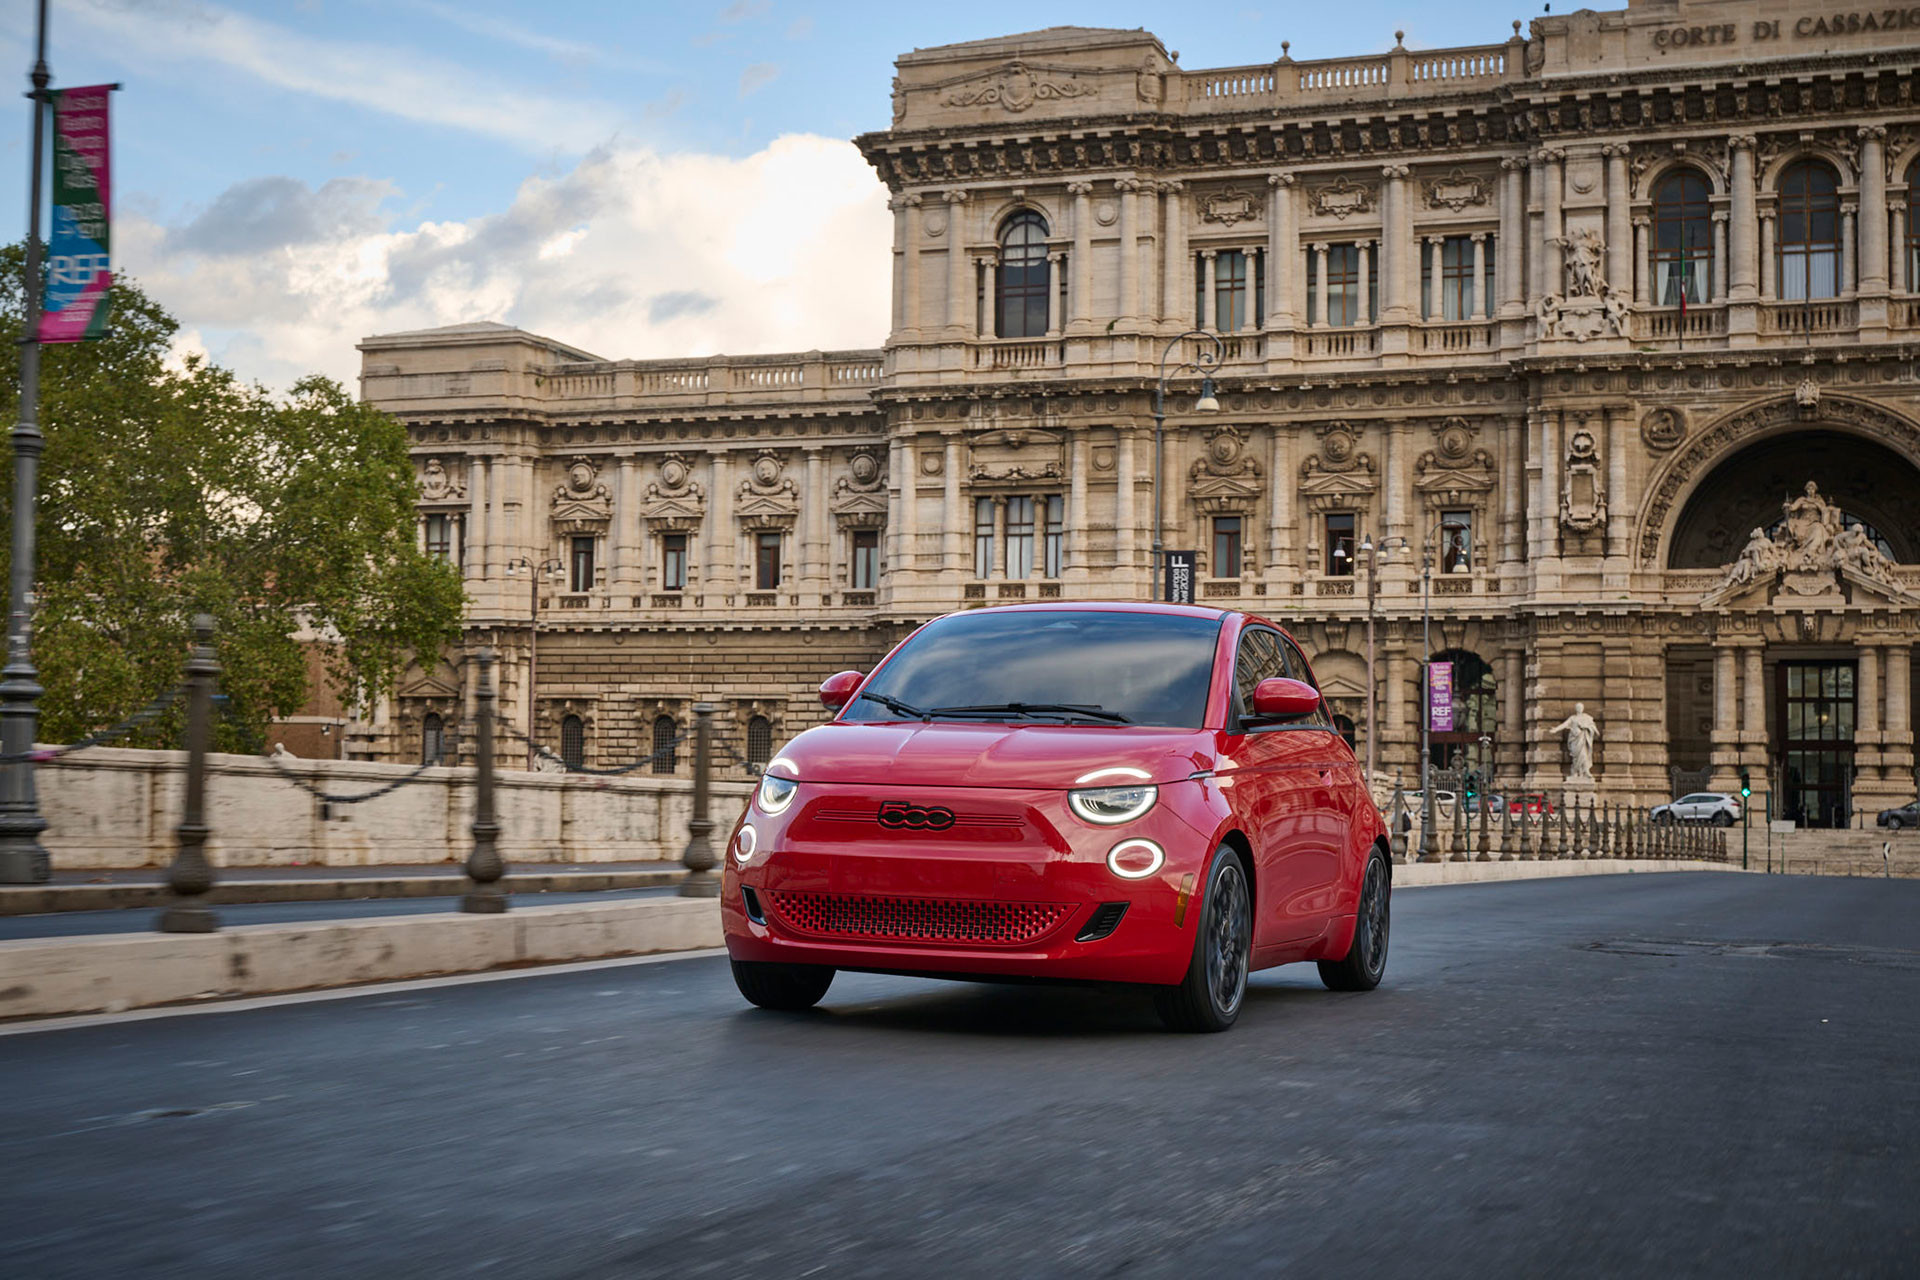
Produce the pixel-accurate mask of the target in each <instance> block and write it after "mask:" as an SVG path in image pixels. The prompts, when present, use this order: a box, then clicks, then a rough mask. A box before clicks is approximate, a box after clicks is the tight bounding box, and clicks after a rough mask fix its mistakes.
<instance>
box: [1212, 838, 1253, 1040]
mask: <svg viewBox="0 0 1920 1280" xmlns="http://www.w3.org/2000/svg"><path fill="white" fill-rule="evenodd" d="M1250 914H1251V913H1250V912H1249V910H1248V903H1247V883H1246V879H1245V877H1243V876H1242V875H1241V873H1240V863H1239V861H1238V860H1237V859H1232V858H1229V859H1228V860H1227V862H1226V865H1225V866H1223V867H1222V868H1221V869H1220V875H1219V877H1218V878H1217V879H1216V880H1215V881H1214V885H1213V904H1212V911H1211V912H1210V914H1209V917H1208V921H1207V924H1208V937H1207V990H1208V991H1209V992H1210V993H1211V994H1212V996H1213V1001H1214V1005H1215V1007H1216V1008H1217V1009H1219V1011H1220V1012H1221V1013H1222V1014H1224V1015H1226V1016H1229V1017H1231V1016H1232V1015H1233V1014H1234V1012H1235V1011H1237V1010H1238V1009H1239V1008H1240V1000H1241V998H1242V997H1243V996H1245V995H1246V992H1247V944H1248V941H1249V940H1250V938H1251V936H1252V932H1253V929H1252V922H1251V921H1250V920H1249V918H1248V917H1249V915H1250Z"/></svg>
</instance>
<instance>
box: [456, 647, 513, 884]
mask: <svg viewBox="0 0 1920 1280" xmlns="http://www.w3.org/2000/svg"><path fill="white" fill-rule="evenodd" d="M476 656H478V658H479V659H480V679H479V682H478V687H477V688H476V689H475V691H474V717H473V719H474V726H473V727H474V731H475V732H476V733H477V734H478V735H479V740H478V741H477V742H476V743H475V744H474V766H475V768H474V774H475V783H474V797H473V852H472V853H470V854H468V855H467V878H468V879H470V880H472V881H473V888H471V889H469V890H467V892H466V894H465V895H464V896H462V897H461V899H460V909H461V910H462V911H475V912H480V913H482V914H488V915H498V914H499V913H500V912H502V911H505V910H506V909H507V895H506V891H505V890H503V889H502V888H501V887H500V877H501V876H503V875H505V874H506V871H507V864H506V863H505V862H504V861H502V860H501V857H500V848H499V841H500V823H499V822H498V821H496V820H495V818H494V814H493V700H494V696H495V695H494V689H493V649H492V647H491V646H487V645H483V646H481V649H480V652H479V654H478V655H476Z"/></svg>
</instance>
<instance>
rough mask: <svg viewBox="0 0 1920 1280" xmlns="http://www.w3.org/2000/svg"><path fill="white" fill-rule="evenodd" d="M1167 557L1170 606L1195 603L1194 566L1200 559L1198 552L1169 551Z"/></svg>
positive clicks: (1167, 594) (1168, 600) (1167, 596)
mask: <svg viewBox="0 0 1920 1280" xmlns="http://www.w3.org/2000/svg"><path fill="white" fill-rule="evenodd" d="M1166 557H1167V592H1166V598H1167V603H1168V604H1192V603H1193V564H1194V561H1196V560H1198V559H1199V558H1200V553H1199V552H1197V551H1169V552H1167V553H1166Z"/></svg>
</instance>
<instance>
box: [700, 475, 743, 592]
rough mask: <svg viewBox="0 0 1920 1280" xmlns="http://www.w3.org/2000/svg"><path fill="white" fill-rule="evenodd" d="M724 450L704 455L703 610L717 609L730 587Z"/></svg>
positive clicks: (729, 492) (728, 479)
mask: <svg viewBox="0 0 1920 1280" xmlns="http://www.w3.org/2000/svg"><path fill="white" fill-rule="evenodd" d="M727 463H728V459H727V451H726V450H725V449H723V448H716V449H714V450H713V451H712V452H711V453H709V454H708V455H707V522H706V524H707V527H706V529H705V531H704V532H705V533H706V539H705V541H706V544H707V557H706V559H707V563H706V573H705V575H704V577H703V579H702V581H701V588H702V591H703V594H704V596H705V605H706V607H707V608H709V609H712V608H718V607H720V606H721V605H723V604H724V603H725V598H724V597H725V596H726V595H727V594H728V593H730V592H731V591H732V590H733V588H734V577H733V575H734V567H735V566H734V553H733V552H734V547H733V538H734V528H733V476H732V474H731V468H730V467H729V466H728V465H727Z"/></svg>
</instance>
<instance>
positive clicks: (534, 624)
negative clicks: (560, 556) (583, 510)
mask: <svg viewBox="0 0 1920 1280" xmlns="http://www.w3.org/2000/svg"><path fill="white" fill-rule="evenodd" d="M566 568H567V566H566V562H565V561H561V560H542V561H541V562H540V563H539V564H538V565H536V564H534V562H533V561H531V560H529V559H527V557H525V556H517V557H515V558H514V559H512V560H509V561H507V576H508V577H512V576H513V575H514V573H515V572H516V571H517V570H521V569H524V570H526V573H527V723H526V735H527V768H528V769H529V770H532V769H533V768H535V767H536V766H537V765H538V763H539V761H538V759H537V757H536V751H535V748H534V745H533V729H534V725H533V682H534V677H535V676H537V675H539V674H540V579H541V578H542V577H543V576H544V577H548V578H555V579H558V578H559V577H561V576H562V575H563V574H564V573H565V572H566Z"/></svg>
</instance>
